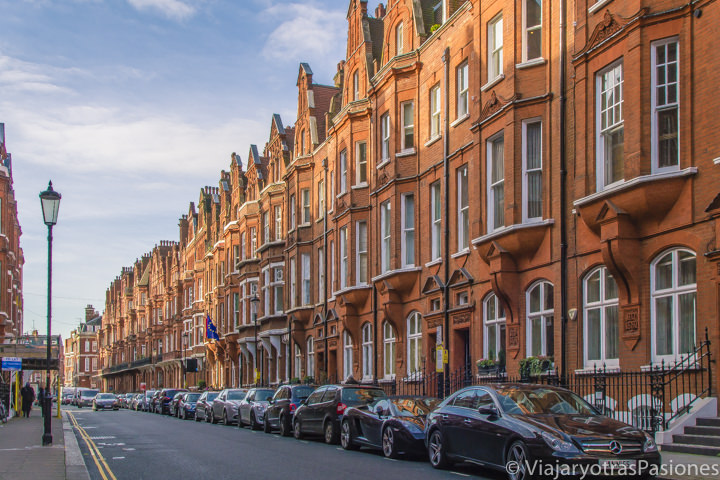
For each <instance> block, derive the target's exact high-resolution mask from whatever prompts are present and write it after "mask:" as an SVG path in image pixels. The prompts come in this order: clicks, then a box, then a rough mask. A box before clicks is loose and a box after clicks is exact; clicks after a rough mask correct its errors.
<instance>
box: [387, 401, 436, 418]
mask: <svg viewBox="0 0 720 480" xmlns="http://www.w3.org/2000/svg"><path fill="white" fill-rule="evenodd" d="M392 403H393V405H395V409H396V410H397V415H398V416H400V417H418V416H421V415H427V414H428V413H430V412H431V411H433V410H435V407H437V406H438V405H440V399H437V398H398V399H394V400H393V401H392Z"/></svg>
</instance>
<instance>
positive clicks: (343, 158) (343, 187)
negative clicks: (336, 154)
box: [340, 148, 348, 195]
mask: <svg viewBox="0 0 720 480" xmlns="http://www.w3.org/2000/svg"><path fill="white" fill-rule="evenodd" d="M347 174H348V168H347V149H346V148H344V149H343V150H342V151H341V152H340V195H342V194H344V193H345V192H347V185H348V183H347Z"/></svg>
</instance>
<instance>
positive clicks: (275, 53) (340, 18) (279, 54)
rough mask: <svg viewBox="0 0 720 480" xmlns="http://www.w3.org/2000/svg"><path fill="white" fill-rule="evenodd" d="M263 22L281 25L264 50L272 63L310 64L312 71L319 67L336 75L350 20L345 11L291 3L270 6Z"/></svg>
mask: <svg viewBox="0 0 720 480" xmlns="http://www.w3.org/2000/svg"><path fill="white" fill-rule="evenodd" d="M261 18H264V19H267V20H268V21H270V22H272V23H273V24H277V26H276V28H275V29H274V30H273V31H272V32H271V33H270V35H269V37H268V39H267V41H266V43H265V46H264V47H263V50H262V52H263V55H264V56H265V57H266V58H267V59H269V60H273V61H280V62H288V61H289V62H293V63H298V62H301V61H307V62H311V64H310V66H311V67H313V63H315V64H318V66H319V68H320V69H321V70H322V71H325V72H331V73H332V72H334V69H335V65H337V62H338V61H339V60H341V59H342V58H344V51H345V43H346V38H347V20H346V19H345V13H344V12H343V10H342V9H341V10H328V9H327V8H326V7H317V6H314V5H303V4H299V3H291V4H289V5H273V6H270V7H268V8H267V9H265V10H264V11H263V12H262V14H261ZM338 55H340V56H338ZM313 68H314V67H313Z"/></svg>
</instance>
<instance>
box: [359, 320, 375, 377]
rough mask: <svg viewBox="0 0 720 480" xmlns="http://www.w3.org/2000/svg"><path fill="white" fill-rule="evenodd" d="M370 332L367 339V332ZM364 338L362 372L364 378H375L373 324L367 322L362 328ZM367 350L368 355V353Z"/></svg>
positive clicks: (362, 337)
mask: <svg viewBox="0 0 720 480" xmlns="http://www.w3.org/2000/svg"><path fill="white" fill-rule="evenodd" d="M366 331H367V332H368V335H367V341H366V340H365V333H366ZM360 333H361V339H362V349H361V352H362V361H363V364H362V374H363V377H362V378H363V380H371V379H372V378H373V367H374V362H375V356H374V354H373V335H372V324H370V323H365V324H364V325H363V326H362V328H361V330H360ZM366 352H367V355H366Z"/></svg>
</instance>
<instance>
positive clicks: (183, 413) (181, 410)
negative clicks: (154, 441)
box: [176, 392, 201, 420]
mask: <svg viewBox="0 0 720 480" xmlns="http://www.w3.org/2000/svg"><path fill="white" fill-rule="evenodd" d="M200 395H201V394H200V393H197V392H188V393H183V394H182V396H181V397H180V401H179V402H178V404H177V407H176V410H177V411H178V415H177V416H178V418H179V419H180V420H185V419H188V418H193V417H195V409H196V408H197V401H198V399H200Z"/></svg>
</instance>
